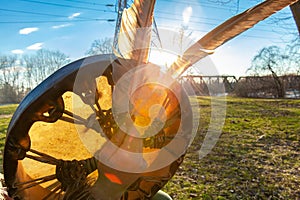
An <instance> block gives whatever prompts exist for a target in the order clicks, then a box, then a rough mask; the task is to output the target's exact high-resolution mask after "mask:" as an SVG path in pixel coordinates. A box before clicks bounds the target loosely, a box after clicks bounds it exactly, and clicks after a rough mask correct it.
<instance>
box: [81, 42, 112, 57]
mask: <svg viewBox="0 0 300 200" xmlns="http://www.w3.org/2000/svg"><path fill="white" fill-rule="evenodd" d="M112 47H113V39H112V38H104V39H100V40H94V42H93V43H92V45H91V47H90V49H89V50H88V51H87V52H86V54H87V55H97V54H109V53H112V51H113V48H112Z"/></svg>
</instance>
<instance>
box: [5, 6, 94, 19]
mask: <svg viewBox="0 0 300 200" xmlns="http://www.w3.org/2000/svg"><path fill="white" fill-rule="evenodd" d="M0 10H2V11H6V12H14V13H22V14H33V15H42V16H47V17H62V18H68V16H64V15H56V14H49V13H40V12H30V11H24V10H12V9H5V8H0ZM76 18H77V19H88V20H92V18H86V17H80V16H78V17H76Z"/></svg>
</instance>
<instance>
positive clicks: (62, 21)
mask: <svg viewBox="0 0 300 200" xmlns="http://www.w3.org/2000/svg"><path fill="white" fill-rule="evenodd" d="M89 21H106V22H114V21H115V19H91V20H89V19H86V20H84V19H83V20H73V21H70V20H53V21H50V20H48V21H0V24H30V23H55V22H58V23H65V22H72V23H73V22H89Z"/></svg>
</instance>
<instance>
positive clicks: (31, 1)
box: [19, 0, 115, 13]
mask: <svg viewBox="0 0 300 200" xmlns="http://www.w3.org/2000/svg"><path fill="white" fill-rule="evenodd" d="M19 1H25V2H30V3H37V4H44V5H50V6H59V7H65V8H77V9H83V10H92V11H97V12H99V11H101V12H111V13H115V11H110V10H103V9H96V8H88V7H82V6H73V5H66V4H58V3H49V2H42V1H35V0H19Z"/></svg>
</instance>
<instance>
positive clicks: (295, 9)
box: [290, 1, 300, 35]
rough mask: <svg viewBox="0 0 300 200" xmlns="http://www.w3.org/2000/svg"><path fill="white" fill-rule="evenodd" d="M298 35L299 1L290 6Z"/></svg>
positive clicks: (299, 24)
mask: <svg viewBox="0 0 300 200" xmlns="http://www.w3.org/2000/svg"><path fill="white" fill-rule="evenodd" d="M290 8H291V11H292V13H293V16H294V19H295V22H296V25H297V28H298V32H299V35H300V1H298V2H296V3H294V4H293V5H291V6H290Z"/></svg>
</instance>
